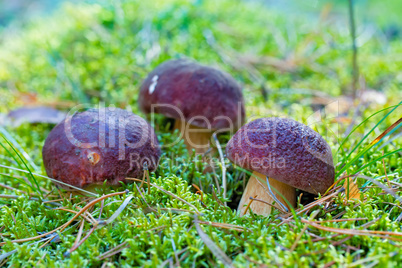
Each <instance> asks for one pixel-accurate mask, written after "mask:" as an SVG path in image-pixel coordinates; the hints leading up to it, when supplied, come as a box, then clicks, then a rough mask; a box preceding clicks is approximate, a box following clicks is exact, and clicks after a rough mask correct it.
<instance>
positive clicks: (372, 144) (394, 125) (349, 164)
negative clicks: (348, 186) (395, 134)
mask: <svg viewBox="0 0 402 268" xmlns="http://www.w3.org/2000/svg"><path fill="white" fill-rule="evenodd" d="M391 112H392V111H391ZM388 114H389V113H388ZM383 119H385V117H384V118H383ZM383 119H382V120H383ZM401 122H402V118H400V119H399V120H397V121H396V122H395V123H394V124H392V125H391V126H390V127H388V128H387V129H386V130H385V131H384V132H383V133H382V134H381V135H379V136H378V137H377V138H376V139H374V140H373V141H372V142H371V143H370V144H369V145H367V146H366V147H365V148H364V149H363V150H362V151H360V152H359V153H358V154H357V155H356V156H355V157H353V158H352V160H350V161H349V162H348V163H347V164H346V165H344V166H343V167H342V168H341V170H340V171H339V172H338V173H337V174H336V176H335V177H336V178H337V177H339V176H340V175H341V174H342V173H343V172H344V171H346V170H347V169H348V168H349V167H350V166H351V165H353V163H354V162H356V161H357V160H358V159H359V158H360V157H362V156H363V155H364V154H366V153H367V152H368V151H369V150H370V149H371V148H372V147H374V146H375V145H376V144H378V143H380V142H381V141H382V140H383V139H384V138H385V137H386V136H387V135H388V134H390V133H392V132H391V131H392V130H395V129H398V128H399V127H401V126H402V124H400V123H401ZM379 123H380V122H379ZM379 123H377V125H376V126H378V124H379ZM374 128H375V127H374ZM374 128H373V129H372V130H371V131H370V133H371V132H372V131H373V130H374ZM368 134H369V133H368ZM368 134H367V135H368ZM367 135H366V136H365V137H364V138H363V139H362V140H361V141H360V142H359V144H358V145H360V144H361V143H362V142H363V140H364V139H365V138H366V137H367ZM358 145H357V146H358ZM398 151H399V150H396V151H394V152H393V153H395V152H398ZM391 154H392V153H391ZM350 155H351V154H349V155H348V156H347V158H346V159H348V158H349V157H350ZM387 155H390V154H387ZM381 159H382V158H378V159H377V160H381ZM377 160H375V161H377ZM375 161H371V162H370V163H374V162H375ZM365 167H367V165H365ZM360 170H362V169H359V171H360ZM357 172H358V171H357Z"/></svg>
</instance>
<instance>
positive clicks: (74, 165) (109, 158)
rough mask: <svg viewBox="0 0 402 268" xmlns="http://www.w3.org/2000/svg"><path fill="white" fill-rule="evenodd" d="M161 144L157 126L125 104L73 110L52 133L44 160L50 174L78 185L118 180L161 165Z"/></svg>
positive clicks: (64, 185) (63, 182)
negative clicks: (158, 138)
mask: <svg viewBox="0 0 402 268" xmlns="http://www.w3.org/2000/svg"><path fill="white" fill-rule="evenodd" d="M160 154H161V150H160V147H159V144H158V140H157V137H156V135H155V133H154V130H153V128H152V127H151V126H150V125H149V124H148V123H147V122H146V121H145V120H144V119H142V118H141V117H139V116H137V115H135V114H133V113H131V112H128V111H125V110H121V109H115V108H102V109H90V110H87V111H84V112H80V113H75V114H73V115H69V116H67V117H66V119H64V120H63V121H62V122H60V123H59V124H58V125H56V126H55V127H54V128H53V129H52V131H51V132H50V133H49V135H48V137H47V138H46V141H45V145H44V147H43V150H42V156H43V163H44V166H45V169H46V173H47V175H48V176H49V177H52V178H53V179H55V180H57V181H59V182H60V183H56V184H57V185H58V186H61V187H62V188H65V189H68V190H72V189H71V188H70V186H73V187H78V188H90V189H91V188H93V187H96V185H103V183H104V182H105V181H106V185H110V186H118V185H120V182H124V183H126V182H127V180H126V178H127V177H136V178H139V177H141V176H142V175H143V174H144V170H143V169H144V168H147V169H148V170H149V171H154V170H156V168H157V166H158V162H159V157H160Z"/></svg>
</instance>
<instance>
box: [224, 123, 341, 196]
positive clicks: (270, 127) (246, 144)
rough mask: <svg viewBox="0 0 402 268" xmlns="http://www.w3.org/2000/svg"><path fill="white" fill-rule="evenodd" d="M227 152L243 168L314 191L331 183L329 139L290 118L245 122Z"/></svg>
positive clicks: (332, 179) (322, 189) (319, 191)
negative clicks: (327, 140)
mask: <svg viewBox="0 0 402 268" xmlns="http://www.w3.org/2000/svg"><path fill="white" fill-rule="evenodd" d="M226 154H227V157H228V158H229V159H230V160H231V161H232V162H234V163H235V164H236V165H238V166H240V167H242V168H245V169H248V170H253V171H257V172H259V173H261V174H263V175H265V176H268V177H270V178H273V179H275V180H278V181H280V182H283V183H286V184H288V185H290V186H293V187H295V188H298V189H301V190H304V191H307V192H310V193H313V194H317V193H324V192H325V191H326V190H327V189H328V188H329V187H330V186H331V185H332V184H333V183H334V172H335V171H334V164H333V159H332V152H331V148H330V147H329V145H328V143H327V142H326V141H325V140H324V139H323V138H322V137H321V136H320V135H319V134H318V133H317V132H315V131H314V130H312V129H311V128H309V127H308V126H306V125H304V124H302V123H299V122H297V121H294V120H292V119H285V118H276V117H271V118H262V119H257V120H255V121H252V122H250V123H248V124H246V125H244V126H243V127H242V128H241V129H240V130H239V131H237V133H236V134H235V135H234V136H233V137H232V139H231V140H230V141H229V142H228V144H227V147H226Z"/></svg>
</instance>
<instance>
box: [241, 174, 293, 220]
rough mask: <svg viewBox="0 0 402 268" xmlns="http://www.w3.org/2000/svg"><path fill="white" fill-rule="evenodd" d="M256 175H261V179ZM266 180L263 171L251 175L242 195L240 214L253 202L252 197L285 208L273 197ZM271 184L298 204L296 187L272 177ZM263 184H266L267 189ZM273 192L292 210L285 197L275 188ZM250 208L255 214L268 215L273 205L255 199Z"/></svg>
mask: <svg viewBox="0 0 402 268" xmlns="http://www.w3.org/2000/svg"><path fill="white" fill-rule="evenodd" d="M256 177H259V178H260V179H261V181H259V180H258V179H257V178H256ZM265 181H266V176H265V175H262V174H261V173H259V172H256V171H254V172H253V175H252V176H251V177H250V179H249V181H248V183H247V186H246V189H245V190H244V192H243V196H242V197H241V200H240V203H239V207H238V209H237V210H238V211H239V214H240V216H243V215H244V211H245V209H246V207H247V205H248V204H249V203H250V202H251V199H250V197H253V198H257V199H259V200H263V201H265V202H267V203H269V204H273V203H274V202H275V205H274V207H276V208H278V209H281V210H283V208H282V207H281V205H280V204H278V202H276V201H275V199H274V198H273V197H272V195H271V194H270V193H269V188H268V186H267V184H266V183H265ZM263 182H264V183H263ZM269 184H270V186H271V188H275V189H276V190H277V191H278V192H279V193H281V194H282V195H283V196H284V197H285V198H286V199H287V201H288V202H289V203H290V204H291V205H292V206H293V207H294V206H295V205H296V190H295V188H293V187H292V186H289V185H287V184H285V183H282V182H280V181H277V180H275V179H272V178H269ZM261 185H262V186H264V188H265V189H264V188H263V187H262V186H261ZM273 192H274V193H275V196H276V198H277V199H278V200H279V201H280V202H281V203H282V204H283V205H285V206H286V207H287V208H288V209H289V210H290V207H289V205H288V204H287V202H285V201H284V200H283V198H282V197H281V196H279V195H278V194H277V193H276V192H275V190H273ZM250 209H251V210H252V211H253V213H255V214H258V215H263V216H268V215H269V214H271V209H272V207H271V206H270V205H267V204H265V203H263V202H259V201H256V200H255V201H253V203H251V205H250Z"/></svg>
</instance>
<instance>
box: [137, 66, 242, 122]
mask: <svg viewBox="0 0 402 268" xmlns="http://www.w3.org/2000/svg"><path fill="white" fill-rule="evenodd" d="M138 103H139V107H140V109H141V111H143V112H144V113H146V114H149V113H152V112H155V113H160V114H163V115H165V116H167V117H171V118H174V119H184V120H185V121H188V120H190V119H191V118H194V120H192V121H191V122H190V123H191V124H192V125H194V126H197V127H202V128H208V124H207V123H206V122H205V120H203V119H201V118H198V117H200V116H202V117H204V118H206V119H207V120H208V121H209V122H210V124H211V128H212V129H223V128H230V127H232V125H231V124H233V127H234V128H235V129H238V128H239V127H240V126H241V125H242V123H243V120H244V101H243V95H242V92H241V89H240V86H239V85H238V84H237V83H236V81H235V80H234V79H233V78H232V77H231V76H230V75H229V74H227V73H225V72H222V71H220V70H217V69H214V68H211V67H207V66H203V65H200V64H198V63H196V62H193V61H189V60H183V59H179V60H169V61H166V62H164V63H162V64H160V65H159V66H158V67H156V68H155V69H154V70H153V71H152V72H151V73H150V74H149V75H148V77H147V78H146V79H145V81H144V82H143V84H142V86H141V90H140V95H139V99H138ZM155 104H168V105H172V106H174V107H177V108H178V109H179V110H180V111H181V112H182V114H183V116H184V118H181V117H180V115H179V113H178V112H177V111H176V110H175V109H172V108H170V107H162V106H159V107H155V109H154V110H152V105H155ZM223 117H226V118H227V119H225V118H223ZM228 120H230V121H231V122H229V121H228Z"/></svg>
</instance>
